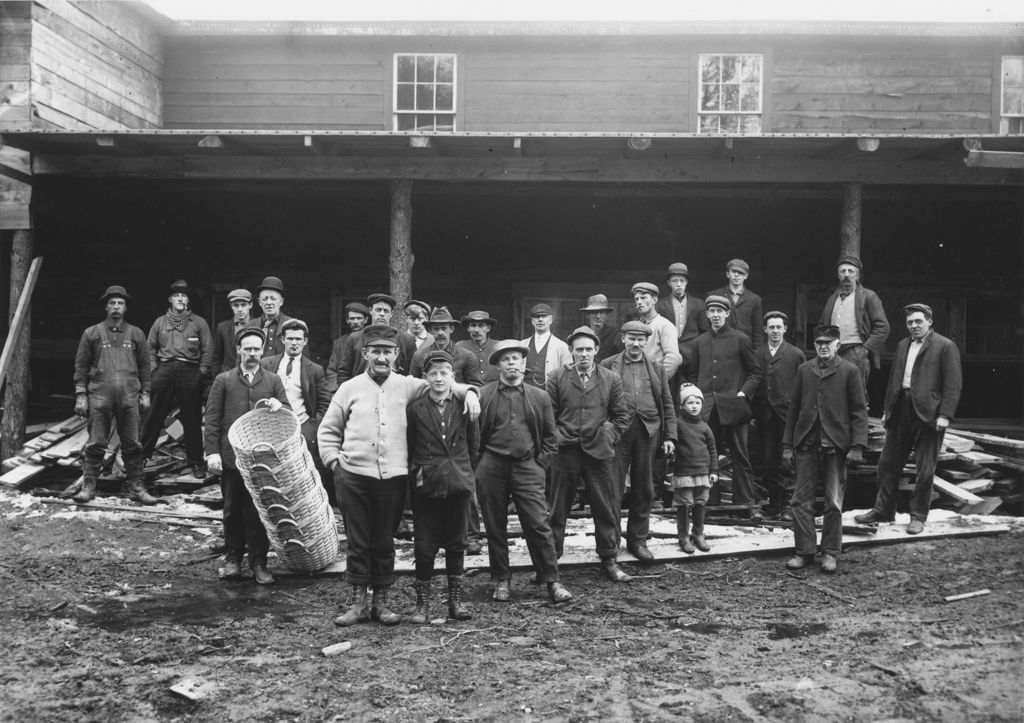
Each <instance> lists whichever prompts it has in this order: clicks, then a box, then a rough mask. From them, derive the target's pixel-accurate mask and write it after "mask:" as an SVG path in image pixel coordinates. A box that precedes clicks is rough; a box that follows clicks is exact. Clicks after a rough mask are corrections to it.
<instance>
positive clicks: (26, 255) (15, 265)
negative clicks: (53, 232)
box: [0, 229, 32, 459]
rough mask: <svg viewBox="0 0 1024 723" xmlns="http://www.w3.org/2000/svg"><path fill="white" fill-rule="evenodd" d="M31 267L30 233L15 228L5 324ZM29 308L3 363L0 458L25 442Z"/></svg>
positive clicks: (12, 317) (10, 453) (10, 316)
mask: <svg viewBox="0 0 1024 723" xmlns="http://www.w3.org/2000/svg"><path fill="white" fill-rule="evenodd" d="M31 264H32V232H31V231H29V230H28V229H19V230H17V231H15V232H14V239H13V241H12V243H11V297H10V298H11V305H10V314H9V316H8V319H7V320H8V323H13V322H14V317H15V313H16V311H17V309H18V306H19V304H18V302H19V300H20V299H21V292H22V289H23V288H24V287H25V281H26V280H27V278H28V270H29V266H30V265H31ZM30 321H31V319H30V312H29V307H27V306H26V307H25V308H24V312H23V315H22V321H21V325H20V326H21V328H20V330H19V331H18V334H17V336H16V337H14V338H13V341H14V347H13V348H12V352H11V356H10V357H9V360H8V364H7V373H6V375H5V376H6V377H7V384H6V385H4V417H3V421H2V422H0V438H2V440H0V459H8V458H9V457H13V456H14V454H15V453H16V452H17V451H18V450H19V449H21V446H22V444H23V443H24V441H25V418H26V416H27V414H26V412H27V409H28V387H29V380H30V377H29V366H28V356H29V338H30V326H31V324H30Z"/></svg>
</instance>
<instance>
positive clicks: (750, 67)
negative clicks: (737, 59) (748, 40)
mask: <svg viewBox="0 0 1024 723" xmlns="http://www.w3.org/2000/svg"><path fill="white" fill-rule="evenodd" d="M740 80H741V81H743V82H744V83H759V82H760V81H761V56H760V55H744V56H743V65H742V70H741V71H740Z"/></svg>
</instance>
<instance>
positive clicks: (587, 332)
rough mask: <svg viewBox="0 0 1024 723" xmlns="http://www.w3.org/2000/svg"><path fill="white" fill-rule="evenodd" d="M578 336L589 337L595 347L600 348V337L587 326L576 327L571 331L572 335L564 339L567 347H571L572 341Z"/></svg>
mask: <svg viewBox="0 0 1024 723" xmlns="http://www.w3.org/2000/svg"><path fill="white" fill-rule="evenodd" d="M578 336H585V337H589V338H590V339H593V340H594V345H595V346H601V337H599V336H598V335H597V332H596V331H594V330H593V329H591V328H590V327H589V326H578V327H576V328H575V329H573V332H572V334H569V338H568V339H566V340H565V341H566V343H568V344H569V346H572V342H573V340H574V339H576V337H578Z"/></svg>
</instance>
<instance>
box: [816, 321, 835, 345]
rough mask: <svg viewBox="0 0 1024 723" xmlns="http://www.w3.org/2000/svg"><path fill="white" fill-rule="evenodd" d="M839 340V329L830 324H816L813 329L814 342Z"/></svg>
mask: <svg viewBox="0 0 1024 723" xmlns="http://www.w3.org/2000/svg"><path fill="white" fill-rule="evenodd" d="M838 339H839V327H838V326H833V325H831V324H818V325H817V326H816V327H814V341H823V340H824V341H836V340H838Z"/></svg>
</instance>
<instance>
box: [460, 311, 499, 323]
mask: <svg viewBox="0 0 1024 723" xmlns="http://www.w3.org/2000/svg"><path fill="white" fill-rule="evenodd" d="M474 321H479V322H483V323H484V324H490V325H491V326H497V325H498V322H497V321H496V320H494V319H492V318H491V315H490V314H488V313H487V312H486V311H480V310H476V311H471V312H469V313H468V314H466V315H465V316H463V317H462V325H463V326H469V325H470V323H471V322H474Z"/></svg>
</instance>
